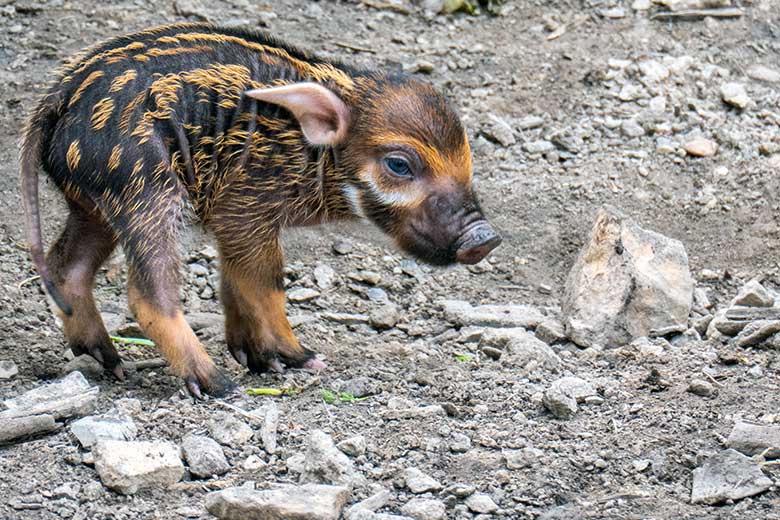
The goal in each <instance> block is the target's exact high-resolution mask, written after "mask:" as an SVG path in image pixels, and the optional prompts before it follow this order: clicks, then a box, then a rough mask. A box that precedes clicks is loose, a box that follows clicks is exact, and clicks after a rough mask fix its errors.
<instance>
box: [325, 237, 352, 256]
mask: <svg viewBox="0 0 780 520" xmlns="http://www.w3.org/2000/svg"><path fill="white" fill-rule="evenodd" d="M331 247H332V249H333V252H334V253H336V254H339V255H348V254H350V253H351V252H352V251H353V250H354V249H355V248H354V246H353V245H352V242H349V241H347V240H344V239H338V240H336V241H335V242H333V245H332V246H331Z"/></svg>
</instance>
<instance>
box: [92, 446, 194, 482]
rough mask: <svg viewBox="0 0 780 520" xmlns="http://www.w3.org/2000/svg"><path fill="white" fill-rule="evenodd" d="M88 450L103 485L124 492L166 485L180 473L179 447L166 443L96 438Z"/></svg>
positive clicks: (175, 480)
mask: <svg viewBox="0 0 780 520" xmlns="http://www.w3.org/2000/svg"><path fill="white" fill-rule="evenodd" d="M92 453H93V454H94V456H95V470H96V471H97V473H98V475H99V476H100V480H101V481H102V482H103V485H105V486H106V487H108V488H111V489H113V490H114V491H117V492H119V493H122V494H124V495H132V494H134V493H136V492H137V491H138V490H139V489H144V488H150V487H166V486H170V485H171V484H175V483H176V482H178V481H179V480H181V478H182V476H184V464H182V462H181V459H180V458H179V448H178V446H176V445H175V444H172V443H169V442H161V441H115V440H104V439H100V440H98V441H97V443H96V444H95V446H94V448H93V449H92Z"/></svg>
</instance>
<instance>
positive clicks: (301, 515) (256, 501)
mask: <svg viewBox="0 0 780 520" xmlns="http://www.w3.org/2000/svg"><path fill="white" fill-rule="evenodd" d="M348 497H349V491H348V490H347V488H345V487H342V486H323V485H317V484H306V485H303V486H293V485H289V484H282V485H278V486H277V487H275V488H273V489H266V490H262V491H261V490H255V489H252V488H249V487H244V486H242V487H232V488H227V489H223V490H221V491H214V492H212V493H209V494H208V495H206V509H207V510H208V512H209V513H211V514H212V515H214V516H216V517H217V518H219V519H221V520H248V519H258V520H260V519H262V520H338V519H339V517H340V516H341V511H342V509H344V505H345V504H346V503H347V499H348Z"/></svg>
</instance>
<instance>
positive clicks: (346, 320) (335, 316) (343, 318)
mask: <svg viewBox="0 0 780 520" xmlns="http://www.w3.org/2000/svg"><path fill="white" fill-rule="evenodd" d="M320 317H322V318H323V319H326V320H328V321H333V322H336V323H341V324H343V325H361V324H364V323H368V315H366V314H350V313H346V312H322V313H320Z"/></svg>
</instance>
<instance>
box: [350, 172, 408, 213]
mask: <svg viewBox="0 0 780 520" xmlns="http://www.w3.org/2000/svg"><path fill="white" fill-rule="evenodd" d="M363 180H364V181H365V183H366V184H368V189H369V190H370V191H371V194H372V195H373V196H374V197H376V199H377V200H378V201H379V202H381V203H382V204H387V205H388V206H411V205H412V204H415V203H416V202H417V200H418V198H419V196H418V195H416V194H411V193H400V192H397V191H393V192H390V193H386V192H384V191H382V188H380V187H379V186H377V184H376V183H375V182H374V179H373V178H372V177H371V175H364V176H363Z"/></svg>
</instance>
